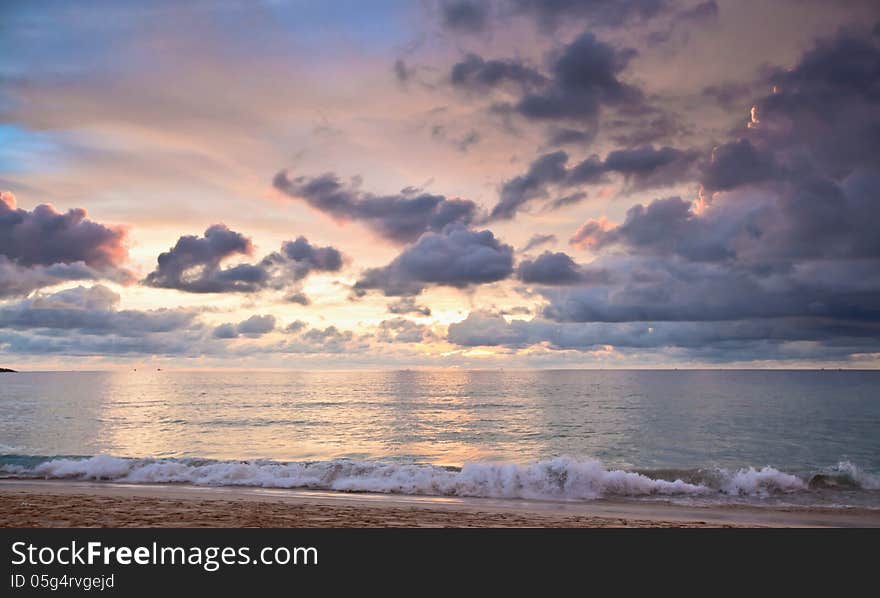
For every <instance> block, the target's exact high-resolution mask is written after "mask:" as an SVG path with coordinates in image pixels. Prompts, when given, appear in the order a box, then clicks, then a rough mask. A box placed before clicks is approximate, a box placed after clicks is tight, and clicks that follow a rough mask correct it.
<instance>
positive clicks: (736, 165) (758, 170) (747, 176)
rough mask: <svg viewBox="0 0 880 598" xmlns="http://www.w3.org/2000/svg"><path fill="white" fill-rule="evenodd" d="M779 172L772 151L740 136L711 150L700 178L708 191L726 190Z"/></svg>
mask: <svg viewBox="0 0 880 598" xmlns="http://www.w3.org/2000/svg"><path fill="white" fill-rule="evenodd" d="M778 172H779V167H778V166H777V165H776V164H775V160H774V157H773V155H772V154H771V153H769V152H766V151H762V150H759V149H758V148H757V147H755V146H754V145H753V144H752V143H751V142H750V141H749V140H748V139H739V140H737V141H732V142H729V143H725V144H723V145H720V146H718V147H716V148H715V149H714V150H713V151H712V155H711V157H710V159H709V161H708V162H707V163H706V165H705V166H704V167H703V173H702V178H701V182H702V183H703V185H704V186H705V187H706V189H708V190H710V191H726V190H728V189H733V188H735V187H739V186H740V185H746V184H750V183H761V182H763V181H768V180H771V179H774V178H775V177H776V175H777V174H778Z"/></svg>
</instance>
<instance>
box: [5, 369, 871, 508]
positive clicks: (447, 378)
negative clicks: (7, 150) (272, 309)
mask: <svg viewBox="0 0 880 598" xmlns="http://www.w3.org/2000/svg"><path fill="white" fill-rule="evenodd" d="M0 453H2V456H0V475H2V476H7V477H40V478H60V479H81V480H108V481H116V482H126V483H190V484H200V485H238V486H259V487H272V488H316V489H324V490H338V491H348V492H388V493H406V494H425V495H442V496H475V497H501V498H529V499H549V500H594V499H601V498H632V499H639V500H671V501H688V502H719V501H721V502H749V503H754V504H781V503H783V504H805V505H825V506H845V505H858V506H868V507H875V508H880V372H873V371H778V370H773V371H729V370H728V371H724V370H716V371H678V370H675V371H671V370H670V371H645V370H641V371H584V370H561V371H551V370H541V371H497V370H495V371H488V370H486V371H458V370H453V371H382V372H378V371H377V372H365V371H352V372H335V371H334V372H328V371H314V372H303V371H290V372H258V371H248V372H217V371H212V372H183V371H144V369H143V368H141V369H139V370H138V371H112V372H35V373H19V374H0Z"/></svg>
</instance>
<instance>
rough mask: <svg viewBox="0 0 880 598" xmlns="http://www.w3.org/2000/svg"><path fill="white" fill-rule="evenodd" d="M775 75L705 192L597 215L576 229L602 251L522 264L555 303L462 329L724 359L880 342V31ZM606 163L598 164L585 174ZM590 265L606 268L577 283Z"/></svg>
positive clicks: (583, 241)
mask: <svg viewBox="0 0 880 598" xmlns="http://www.w3.org/2000/svg"><path fill="white" fill-rule="evenodd" d="M765 83H767V84H772V85H773V86H775V87H774V89H773V90H772V92H771V93H770V94H769V95H766V96H763V97H759V98H757V99H756V100H754V102H753V104H754V106H755V109H754V110H753V112H752V115H751V118H750V121H749V123H748V126H745V127H743V128H742V129H741V130H739V131H735V132H734V133H733V134H732V138H731V139H729V140H726V141H722V142H721V143H720V144H719V145H718V146H716V147H715V148H714V149H713V150H712V152H711V153H710V154H709V155H707V156H706V157H705V159H702V160H698V161H697V163H698V164H699V169H698V173H699V179H700V182H701V183H702V184H703V186H704V191H705V193H704V195H703V198H702V202H701V203H700V205H699V206H696V205H694V204H692V203H691V202H688V201H685V200H682V199H680V198H678V197H671V198H665V199H657V200H654V201H652V202H649V203H648V204H646V205H636V206H633V207H632V208H631V209H630V210H629V211H628V212H627V215H626V217H625V219H624V222H623V223H621V224H618V225H615V224H612V223H609V222H608V221H607V220H591V221H588V222H587V223H585V224H584V225H583V226H582V227H581V228H580V229H579V230H578V231H577V232H576V233H575V235H574V236H573V237H572V239H571V242H572V244H573V245H576V246H578V247H581V248H584V249H589V250H590V251H592V252H594V253H596V254H598V257H596V258H595V259H594V260H593V261H592V262H591V263H589V264H586V265H581V264H577V263H576V262H575V261H574V260H570V261H569V260H566V259H565V257H564V256H563V255H558V254H547V257H544V258H543V259H540V260H533V261H532V262H528V263H527V262H523V263H522V264H521V265H520V268H519V271H518V272H519V273H520V277H521V278H524V279H528V280H531V281H534V282H533V283H532V284H533V285H534V286H535V287H536V288H535V291H536V292H537V293H538V294H539V295H540V296H541V297H542V298H543V299H544V300H545V302H546V303H545V305H544V307H543V310H542V314H541V316H540V317H539V318H537V319H536V320H533V321H532V322H519V323H517V322H510V323H507V322H505V321H503V320H499V319H498V318H497V317H494V316H493V317H488V316H485V315H476V316H473V317H472V318H469V320H470V321H467V320H466V321H465V322H464V323H461V324H460V325H453V326H450V340H452V341H453V342H458V343H460V344H464V345H472V344H475V343H478V344H493V343H498V344H503V345H507V346H528V345H530V344H535V343H545V344H548V345H549V346H552V347H556V348H571V349H579V348H583V349H585V350H590V347H599V346H602V345H604V344H608V345H614V346H615V347H617V346H619V347H622V348H626V347H634V348H653V347H666V348H671V349H675V350H678V349H683V350H685V354H686V355H689V356H691V357H695V358H700V359H706V360H710V361H719V362H720V361H725V360H726V361H730V360H750V359H762V358H766V359H829V358H833V359H846V358H847V357H849V356H851V355H854V354H870V353H876V352H878V350H880V342H878V341H877V339H878V338H880V336H878V329H880V241H878V239H880V235H877V232H876V231H877V230H880V210H878V203H877V189H878V188H880V154H878V152H877V151H876V150H877V148H878V146H877V145H876V144H877V143H878V140H880V138H878V137H877V133H878V132H880V48H878V46H877V40H874V39H872V38H871V37H870V36H869V35H867V34H865V33H861V34H859V33H857V32H856V33H854V32H852V31H849V32H842V33H839V34H838V35H837V36H835V37H833V38H831V39H828V40H822V41H819V42H818V43H817V44H816V45H815V46H814V47H813V48H811V49H810V50H808V51H807V52H806V53H805V54H804V55H803V56H802V58H801V59H800V60H799V61H798V62H797V63H796V64H795V66H794V67H793V68H791V69H787V70H770V71H769V75H767V77H766V79H765ZM624 157H625V158H627V159H624V160H623V162H622V163H625V164H627V165H631V164H636V163H639V162H640V161H639V160H638V159H635V158H638V157H639V156H638V155H637V154H629V155H625V156H624ZM651 157H652V158H653V156H651ZM630 158H632V160H630ZM609 161H610V160H608V159H606V160H605V161H604V163H603V166H605V165H606V164H607V163H608V162H609ZM610 162H612V164H613V163H614V161H610ZM652 162H653V160H647V161H646V162H645V164H648V163H652ZM572 170H573V169H572ZM569 172H570V171H569ZM596 172H601V169H597V168H596V164H595V163H590V164H588V165H587V166H586V167H585V168H584V173H583V177H582V178H584V179H589V178H590V176H594V175H595V173H596ZM569 176H570V175H569ZM566 178H568V177H566ZM542 257H543V256H542ZM540 265H543V267H542V268H539V267H538V266H540ZM585 268H589V269H591V270H599V269H601V270H603V271H605V272H607V279H606V280H599V281H595V280H594V281H591V282H590V283H589V284H584V283H580V282H572V280H574V279H575V278H576V274H577V273H578V272H581V271H583V269H585ZM493 337H494V338H496V339H497V340H496V341H493V340H492V339H493Z"/></svg>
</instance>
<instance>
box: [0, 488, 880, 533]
mask: <svg viewBox="0 0 880 598" xmlns="http://www.w3.org/2000/svg"><path fill="white" fill-rule="evenodd" d="M765 526H770V527H880V510H872V509H863V508H852V507H846V508H826V507H792V506H785V507H782V506H746V505H713V506H688V505H680V504H671V503H665V502H653V501H652V502H647V501H627V500H605V499H603V500H596V501H590V502H552V501H536V500H524V499H489V498H455V497H434V496H412V495H391V494H369V493H363V494H361V493H357V494H354V493H351V494H350V493H342V492H329V491H319V490H287V489H267V488H255V487H229V486H223V487H203V486H191V485H184V484H174V485H170V484H169V485H159V484H156V485H151V484H120V483H114V482H83V481H67V480H23V479H4V480H0V527H591V528H598V527H765Z"/></svg>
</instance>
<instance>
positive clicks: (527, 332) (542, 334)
mask: <svg viewBox="0 0 880 598" xmlns="http://www.w3.org/2000/svg"><path fill="white" fill-rule="evenodd" d="M878 331H880V325H877V324H873V325H871V326H867V327H866V326H859V325H851V324H846V323H843V324H841V323H836V322H832V321H827V320H817V319H809V318H786V319H778V320H737V321H723V322H714V321H710V322H656V323H653V322H628V323H608V322H584V323H578V324H562V323H559V322H553V321H550V320H546V319H542V318H535V319H532V320H519V319H514V320H510V321H509V322H508V321H507V320H506V319H505V318H503V317H501V316H500V315H496V314H493V313H488V312H471V313H470V314H468V317H467V318H465V319H464V320H462V321H460V322H455V323H453V324H450V326H449V332H448V340H449V342H451V343H454V344H457V345H461V346H465V347H477V346H492V347H498V346H503V347H509V348H513V349H521V348H526V347H531V346H534V345H545V346H548V347H550V348H552V349H556V350H575V351H592V350H596V349H598V348H603V347H609V346H610V347H613V348H614V349H615V350H626V349H645V350H657V349H664V348H665V349H674V350H684V351H685V353H684V355H681V356H683V357H688V356H689V357H692V358H707V359H708V360H710V361H734V360H742V359H743V358H744V356H745V355H748V358H755V357H758V356H760V355H762V354H767V355H772V356H774V357H776V358H779V357H785V356H786V352H788V353H789V355H788V356H789V357H804V356H805V353H806V354H807V355H809V356H810V357H816V358H819V359H822V358H826V359H827V358H831V359H835V358H840V357H841V355H843V356H845V355H846V353H845V352H844V353H840V352H838V351H835V348H836V347H840V348H843V349H844V350H845V351H849V352H853V351H859V352H866V351H872V350H876V349H877V347H878V342H877V332H878ZM802 343H809V344H812V345H814V349H818V350H816V351H814V352H812V354H810V353H808V352H806V351H804V349H803V347H802V345H801V344H802ZM798 345H801V347H799V346H798Z"/></svg>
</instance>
